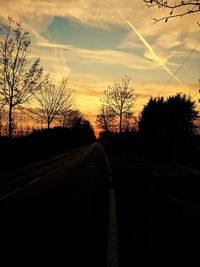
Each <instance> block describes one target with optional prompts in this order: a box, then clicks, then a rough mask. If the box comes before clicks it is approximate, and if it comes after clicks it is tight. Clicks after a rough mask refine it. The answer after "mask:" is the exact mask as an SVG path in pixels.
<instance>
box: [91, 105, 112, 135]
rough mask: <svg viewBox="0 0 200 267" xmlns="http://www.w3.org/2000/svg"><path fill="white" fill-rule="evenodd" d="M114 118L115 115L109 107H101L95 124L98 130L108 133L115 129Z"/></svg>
mask: <svg viewBox="0 0 200 267" xmlns="http://www.w3.org/2000/svg"><path fill="white" fill-rule="evenodd" d="M115 118H116V114H115V112H114V111H113V109H112V108H111V107H109V106H106V105H101V108H100V110H99V114H98V115H97V118H96V121H95V123H96V125H97V127H98V128H100V129H102V130H103V131H105V132H110V131H114V130H115V129H116V122H115Z"/></svg>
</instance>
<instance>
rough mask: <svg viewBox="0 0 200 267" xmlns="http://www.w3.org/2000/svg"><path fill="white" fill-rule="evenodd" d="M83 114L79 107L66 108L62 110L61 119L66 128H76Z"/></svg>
mask: <svg viewBox="0 0 200 267" xmlns="http://www.w3.org/2000/svg"><path fill="white" fill-rule="evenodd" d="M82 119H83V116H82V114H81V112H80V111H79V110H78V109H75V110H73V109H64V110H62V111H61V118H59V121H60V123H61V125H62V127H64V128H70V129H73V128H76V127H77V125H80V122H81V121H82Z"/></svg>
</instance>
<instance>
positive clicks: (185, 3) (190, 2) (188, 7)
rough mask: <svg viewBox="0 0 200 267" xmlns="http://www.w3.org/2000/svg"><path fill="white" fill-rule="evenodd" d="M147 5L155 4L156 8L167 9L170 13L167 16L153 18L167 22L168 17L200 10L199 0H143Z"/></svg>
mask: <svg viewBox="0 0 200 267" xmlns="http://www.w3.org/2000/svg"><path fill="white" fill-rule="evenodd" d="M143 1H144V2H145V3H146V4H147V6H148V7H152V6H157V7H158V8H165V9H169V11H170V13H169V15H168V16H164V17H161V18H159V19H156V18H153V20H154V21H155V23H156V22H159V21H161V20H164V21H165V22H167V21H168V20H169V19H172V18H176V17H181V18H182V17H183V16H185V15H189V14H194V13H197V12H200V0H179V1H176V2H174V1H169V0H143Z"/></svg>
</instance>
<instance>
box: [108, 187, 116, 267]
mask: <svg viewBox="0 0 200 267" xmlns="http://www.w3.org/2000/svg"><path fill="white" fill-rule="evenodd" d="M109 193H110V197H109V202H110V203H109V228H108V260H107V266H108V267H118V246H117V220H116V219H117V218H116V217H117V216H116V202H115V191H114V189H113V188H111V189H110V190H109Z"/></svg>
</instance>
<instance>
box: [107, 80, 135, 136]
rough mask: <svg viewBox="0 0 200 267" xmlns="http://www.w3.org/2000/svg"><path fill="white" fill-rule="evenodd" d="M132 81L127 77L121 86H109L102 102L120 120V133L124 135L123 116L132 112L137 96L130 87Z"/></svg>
mask: <svg viewBox="0 0 200 267" xmlns="http://www.w3.org/2000/svg"><path fill="white" fill-rule="evenodd" d="M129 82H130V79H129V78H128V77H127V76H125V77H124V78H123V79H122V83H121V84H114V85H113V86H109V87H108V89H107V90H105V91H104V94H105V97H104V98H103V99H102V102H103V103H104V104H105V105H106V106H108V107H109V108H110V109H111V110H112V111H113V113H115V114H116V116H117V117H118V118H119V133H120V134H121V133H122V118H123V114H125V113H126V112H130V111H131V108H132V107H133V105H134V101H135V98H136V97H135V95H134V89H133V88H132V87H129Z"/></svg>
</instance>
